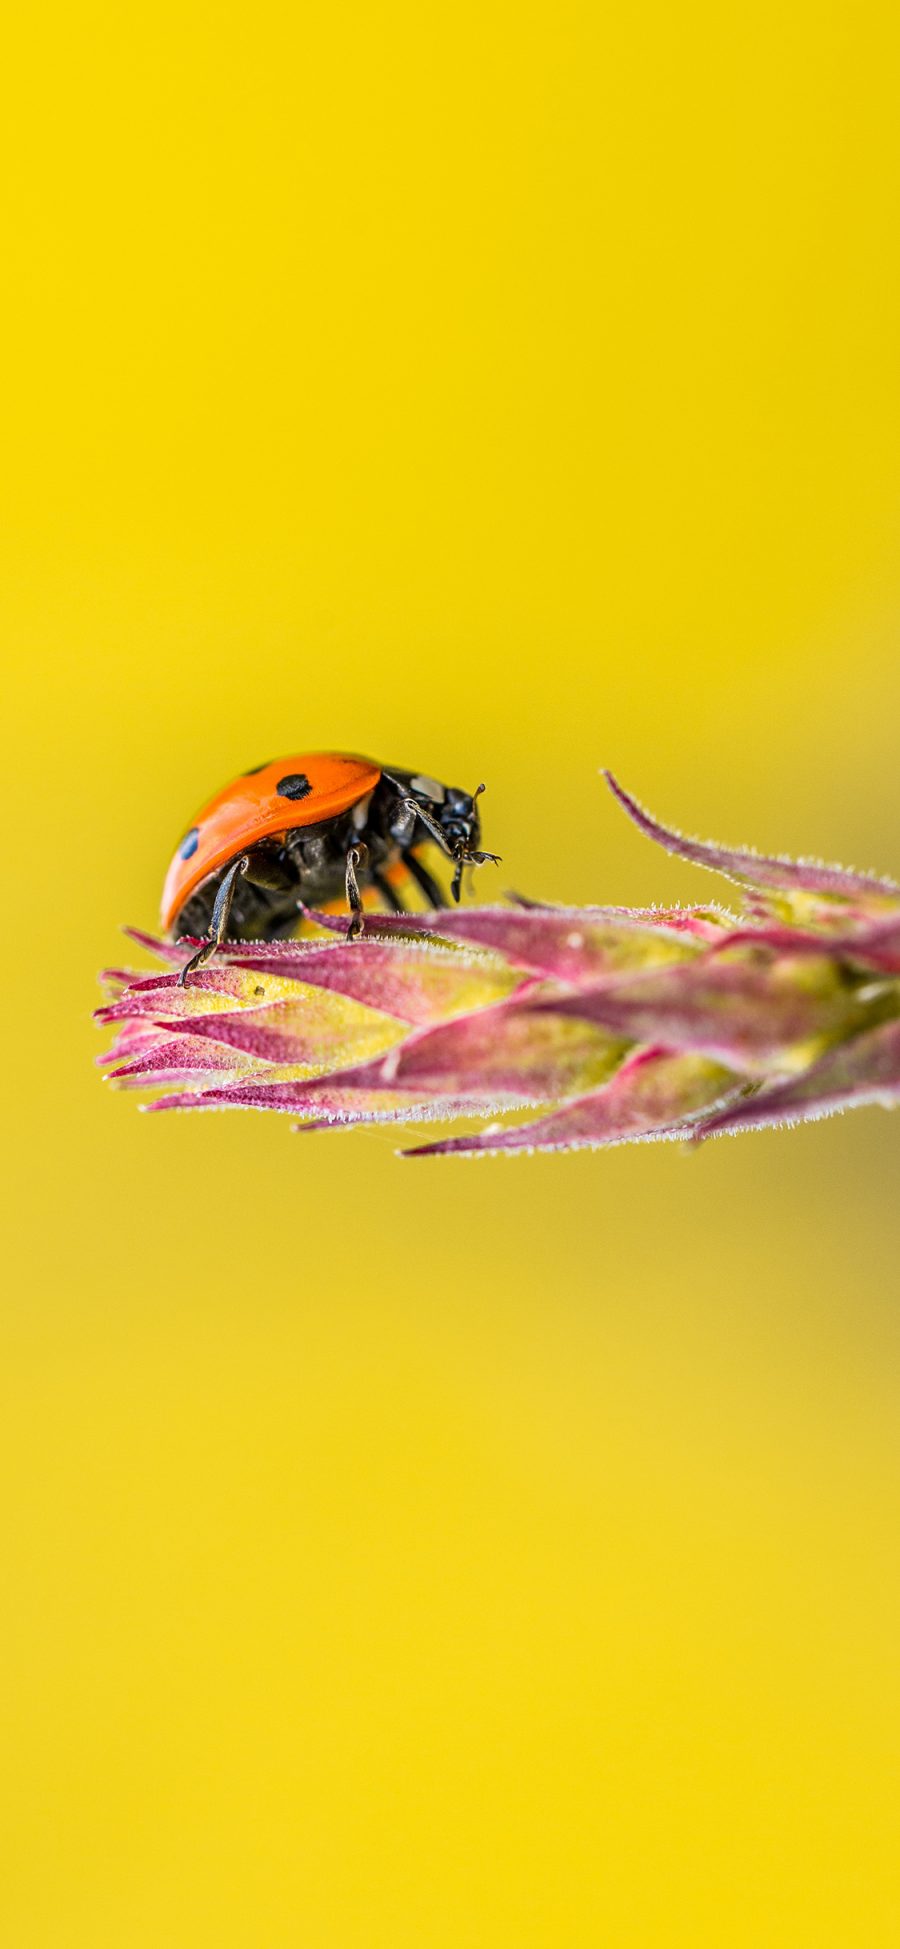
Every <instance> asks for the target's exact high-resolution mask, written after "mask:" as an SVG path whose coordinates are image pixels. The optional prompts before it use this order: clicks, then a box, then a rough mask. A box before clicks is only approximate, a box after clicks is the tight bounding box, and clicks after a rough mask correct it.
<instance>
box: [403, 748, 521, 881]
mask: <svg viewBox="0 0 900 1949" xmlns="http://www.w3.org/2000/svg"><path fill="white" fill-rule="evenodd" d="M395 782H397V783H398V784H399V780H398V781H395ZM403 784H404V786H405V790H406V792H407V793H408V795H409V797H408V800H407V803H409V800H412V801H413V802H414V803H415V806H416V810H417V811H418V814H419V817H420V819H421V821H422V824H423V825H424V826H425V828H426V830H427V831H429V832H430V833H431V835H432V837H433V838H434V839H436V840H438V842H439V843H440V845H441V847H442V849H443V851H444V852H446V853H447V854H448V855H449V857H450V858H451V859H452V860H453V863H454V871H453V879H452V882H451V886H450V891H451V893H452V895H453V898H454V900H458V899H459V895H460V888H461V886H462V875H463V867H464V866H481V865H483V863H484V861H485V860H489V859H490V860H496V858H497V854H496V853H482V852H480V851H479V849H478V842H479V840H480V838H481V820H480V818H479V816H478V803H477V801H478V799H479V798H480V797H481V794H482V792H483V791H484V786H483V785H479V786H478V787H477V790H476V791H474V792H463V791H460V789H459V787H458V786H456V785H440V784H438V782H437V780H436V779H433V778H424V777H422V776H421V774H415V775H410V774H409V773H407V774H406V778H405V779H404V781H403Z"/></svg>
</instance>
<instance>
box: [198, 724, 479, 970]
mask: <svg viewBox="0 0 900 1949" xmlns="http://www.w3.org/2000/svg"><path fill="white" fill-rule="evenodd" d="M483 790H484V786H483V785H479V787H478V790H477V791H476V792H474V793H469V792H462V791H459V790H457V789H456V788H455V787H454V786H449V785H441V784H439V783H438V781H437V780H436V779H434V778H427V777H425V776H424V775H423V774H422V773H419V772H407V771H397V770H393V769H392V770H390V771H388V770H386V769H385V768H384V767H383V766H382V765H377V764H375V763H374V762H373V761H372V759H370V758H356V757H350V756H348V755H346V754H345V753H343V752H332V751H309V752H301V753H299V754H296V753H295V754H293V755H292V756H290V757H287V758H273V759H271V760H270V761H269V762H268V763H267V764H265V765H256V766H255V767H254V768H253V770H251V771H248V772H244V773H243V775H242V776H241V777H240V778H236V779H234V780H232V782H231V783H230V784H229V785H226V786H224V787H223V789H222V790H221V791H220V792H217V793H216V795H215V797H214V798H211V799H210V801H209V803H208V805H205V806H204V807H203V810H202V812H199V813H198V814H197V817H196V820H195V822H194V824H193V825H192V826H191V827H190V830H189V831H188V832H187V833H186V834H185V836H184V838H183V839H182V841H181V844H180V846H179V847H178V849H177V852H176V854H175V857H174V859H173V861H172V864H171V866H170V867H169V871H168V873H167V875H166V881H165V886H164V888H163V897H162V924H163V927H164V928H165V929H166V930H167V932H169V933H170V934H171V935H172V936H173V937H174V938H177V937H178V936H180V935H184V934H188V935H193V936H194V937H197V936H205V937H206V938H205V939H204V940H203V945H202V946H201V947H200V948H198V950H197V952H196V954H194V955H193V956H192V958H191V960H190V961H188V962H187V965H186V966H185V967H184V968H183V969H182V971H181V974H180V976H179V980H180V982H181V985H182V986H184V983H185V981H186V980H187V977H188V975H190V974H191V973H193V971H194V970H195V969H197V968H202V967H204V966H205V964H206V962H207V961H209V960H210V959H211V957H212V956H213V954H214V953H215V951H216V948H217V947H218V946H219V944H220V943H221V942H222V941H223V940H224V938H225V935H226V932H227V933H228V934H230V936H231V937H232V938H233V939H235V940H239V941H246V940H277V939H279V938H280V937H282V936H284V935H286V934H289V933H290V932H291V930H292V928H293V927H294V925H295V923H296V920H297V915H298V909H299V907H300V906H301V905H308V906H317V905H321V904H322V903H323V902H324V901H326V900H332V899H334V897H335V895H336V894H338V893H339V892H340V890H341V888H342V887H344V888H345V889H346V894H347V900H348V903H349V907H350V928H349V935H350V939H351V940H352V939H355V938H356V937H357V936H358V935H359V934H361V933H362V930H363V926H364V913H363V904H362V898H361V895H360V886H361V885H370V886H373V887H375V888H376V890H377V892H378V893H379V895H380V896H381V898H382V900H383V901H384V902H385V905H386V906H388V907H389V908H390V909H391V910H392V911H393V912H395V913H402V912H403V911H404V908H403V903H402V901H401V899H400V897H399V895H398V893H397V891H396V888H395V887H394V886H393V884H392V882H391V879H390V878H389V877H388V875H389V873H390V869H391V868H392V867H394V866H396V864H397V863H398V862H402V864H403V865H404V866H405V867H406V868H407V870H408V871H409V873H410V875H411V877H412V879H413V880H414V881H415V883H416V885H417V886H418V887H419V888H420V889H421V891H422V893H424V895H425V897H426V899H427V900H428V901H429V902H430V904H431V905H432V906H433V907H443V906H446V901H445V899H444V895H443V892H442V890H441V888H440V886H439V885H438V882H437V880H435V878H434V877H433V875H432V874H431V873H430V872H429V870H428V868H427V867H426V866H425V865H423V863H422V861H421V860H420V859H419V857H418V853H417V850H416V849H417V847H418V846H420V845H422V844H423V843H425V842H426V841H428V840H433V841H434V843H435V844H436V845H437V846H439V847H440V848H441V851H442V852H444V853H445V854H446V855H447V857H448V858H449V859H452V861H453V879H452V882H451V889H450V890H451V893H452V895H453V898H454V900H458V899H459V894H460V886H461V883H462V873H463V867H464V866H467V865H475V866H479V865H481V864H482V863H483V862H484V861H485V860H495V859H496V858H497V855H496V853H483V852H480V851H479V850H478V842H479V839H480V837H481V828H480V822H479V818H478V807H477V804H476V800H477V799H478V797H479V794H480V793H481V792H483Z"/></svg>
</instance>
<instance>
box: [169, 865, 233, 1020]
mask: <svg viewBox="0 0 900 1949" xmlns="http://www.w3.org/2000/svg"><path fill="white" fill-rule="evenodd" d="M249 864H250V860H249V857H248V856H247V854H244V855H243V857H242V858H241V859H236V860H233V861H232V864H231V865H230V866H229V868H228V872H227V873H226V874H225V877H224V879H223V881H222V884H221V886H220V888H219V891H218V893H217V894H216V902H215V906H214V907H213V910H212V918H211V920H210V923H209V939H208V940H205V941H204V943H203V946H202V947H198V949H197V952H196V954H192V956H191V959H190V960H189V961H187V962H185V965H184V967H183V968H182V970H181V973H180V975H179V977H178V986H179V988H186V987H187V978H188V975H190V974H196V972H197V970H198V968H205V966H206V963H207V961H211V960H212V957H213V955H214V954H215V951H216V948H217V947H219V946H220V945H221V943H222V941H223V940H224V938H225V930H226V928H227V926H228V916H229V914H230V913H231V902H232V900H233V899H234V889H235V884H236V882H237V880H238V877H239V875H241V874H243V873H246V871H247V868H248V866H249Z"/></svg>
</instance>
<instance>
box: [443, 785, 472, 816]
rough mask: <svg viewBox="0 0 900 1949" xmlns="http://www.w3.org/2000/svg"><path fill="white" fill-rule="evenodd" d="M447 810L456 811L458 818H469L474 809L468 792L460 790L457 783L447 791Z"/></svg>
mask: <svg viewBox="0 0 900 1949" xmlns="http://www.w3.org/2000/svg"><path fill="white" fill-rule="evenodd" d="M447 810H448V812H455V813H456V815H457V818H462V819H467V818H468V816H469V814H470V812H471V810H472V800H471V797H470V795H469V793H468V792H460V791H459V790H458V789H457V787H456V786H455V785H453V786H451V788H450V790H449V792H448V793H447Z"/></svg>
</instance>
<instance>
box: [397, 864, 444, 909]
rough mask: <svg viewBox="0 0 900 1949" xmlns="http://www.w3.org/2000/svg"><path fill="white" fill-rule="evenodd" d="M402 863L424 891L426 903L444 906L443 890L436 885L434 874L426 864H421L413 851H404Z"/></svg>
mask: <svg viewBox="0 0 900 1949" xmlns="http://www.w3.org/2000/svg"><path fill="white" fill-rule="evenodd" d="M403 864H404V866H405V867H406V868H407V869H408V871H409V872H410V873H411V874H412V877H413V879H414V880H415V883H416V886H417V887H419V888H420V890H421V892H422V893H424V895H425V898H426V900H427V901H428V905H429V906H430V907H446V905H447V902H446V900H445V899H444V895H443V891H442V889H441V888H440V887H439V886H438V883H437V880H436V879H435V877H434V874H433V873H429V871H428V868H427V866H423V865H422V862H421V860H420V859H417V858H416V856H415V853H404V855H403Z"/></svg>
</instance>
